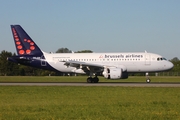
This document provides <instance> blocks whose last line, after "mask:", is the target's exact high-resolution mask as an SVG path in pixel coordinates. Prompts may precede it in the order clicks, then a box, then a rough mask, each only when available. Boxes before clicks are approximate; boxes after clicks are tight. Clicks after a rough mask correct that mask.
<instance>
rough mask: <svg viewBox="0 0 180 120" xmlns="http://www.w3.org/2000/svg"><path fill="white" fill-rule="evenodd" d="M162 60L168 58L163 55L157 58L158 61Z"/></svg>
mask: <svg viewBox="0 0 180 120" xmlns="http://www.w3.org/2000/svg"><path fill="white" fill-rule="evenodd" d="M162 60H166V58H163V57H159V58H157V61H162Z"/></svg>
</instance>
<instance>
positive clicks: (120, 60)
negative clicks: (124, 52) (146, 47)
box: [59, 59, 140, 61]
mask: <svg viewBox="0 0 180 120" xmlns="http://www.w3.org/2000/svg"><path fill="white" fill-rule="evenodd" d="M139 60H140V59H59V61H139Z"/></svg>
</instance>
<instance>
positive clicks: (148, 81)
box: [146, 73, 151, 83]
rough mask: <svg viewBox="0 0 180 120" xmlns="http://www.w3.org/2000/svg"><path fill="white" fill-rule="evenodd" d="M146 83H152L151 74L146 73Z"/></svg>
mask: <svg viewBox="0 0 180 120" xmlns="http://www.w3.org/2000/svg"><path fill="white" fill-rule="evenodd" d="M146 82H147V83H150V82H151V79H150V78H149V73H146Z"/></svg>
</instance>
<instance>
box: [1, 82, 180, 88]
mask: <svg viewBox="0 0 180 120" xmlns="http://www.w3.org/2000/svg"><path fill="white" fill-rule="evenodd" d="M0 86H121V87H180V83H179V82H175V83H169V82H168V83H135V82H134V83H130V82H123V83H121V82H119V83H107V82H104V83H103V82H102V83H101V82H100V83H85V82H78V83H77V82H71V83H69V82H66V83H65V82H63V83H60V82H57V83H56V82H52V83H49V82H48V83H44V82H43V83H0Z"/></svg>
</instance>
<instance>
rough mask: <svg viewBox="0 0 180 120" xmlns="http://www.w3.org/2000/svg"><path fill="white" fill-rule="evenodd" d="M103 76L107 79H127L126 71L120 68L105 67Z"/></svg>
mask: <svg viewBox="0 0 180 120" xmlns="http://www.w3.org/2000/svg"><path fill="white" fill-rule="evenodd" d="M102 74H103V76H104V77H105V78H107V79H127V78H128V73H127V72H126V71H123V70H122V68H105V69H104V71H103V73H102Z"/></svg>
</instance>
